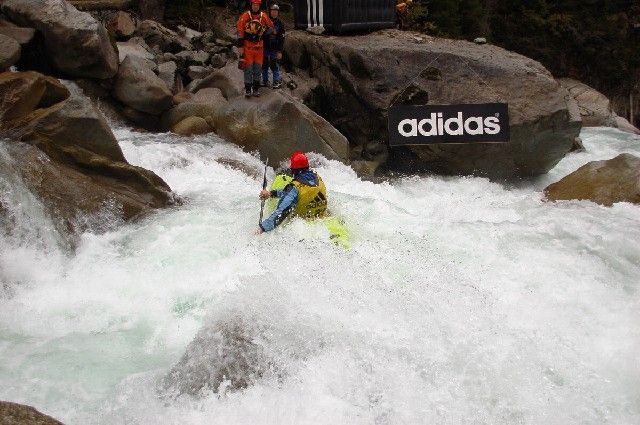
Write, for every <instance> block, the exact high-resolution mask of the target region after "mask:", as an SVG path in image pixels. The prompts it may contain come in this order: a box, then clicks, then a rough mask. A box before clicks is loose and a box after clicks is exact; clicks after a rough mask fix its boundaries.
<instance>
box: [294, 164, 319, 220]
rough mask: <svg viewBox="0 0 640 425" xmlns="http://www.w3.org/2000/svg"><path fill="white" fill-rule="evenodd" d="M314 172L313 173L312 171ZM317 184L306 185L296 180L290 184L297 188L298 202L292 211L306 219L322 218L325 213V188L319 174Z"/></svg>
mask: <svg viewBox="0 0 640 425" xmlns="http://www.w3.org/2000/svg"><path fill="white" fill-rule="evenodd" d="M314 174H315V173H314ZM316 178H317V179H318V185H317V186H308V185H306V184H304V183H301V182H299V181H297V180H294V181H293V182H292V183H291V184H293V185H294V186H295V187H297V188H298V204H297V205H296V209H295V211H294V213H295V214H296V215H297V216H300V217H302V218H306V219H312V218H322V217H324V216H325V215H326V214H327V188H326V187H325V186H324V182H323V181H322V179H321V178H320V176H319V175H317V174H316Z"/></svg>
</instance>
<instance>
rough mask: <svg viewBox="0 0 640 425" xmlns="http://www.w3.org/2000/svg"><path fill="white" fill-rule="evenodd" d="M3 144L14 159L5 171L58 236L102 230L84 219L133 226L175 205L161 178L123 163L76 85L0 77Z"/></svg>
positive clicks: (26, 75)
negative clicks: (34, 200) (106, 216)
mask: <svg viewBox="0 0 640 425" xmlns="http://www.w3.org/2000/svg"><path fill="white" fill-rule="evenodd" d="M0 136H1V137H0V139H4V140H9V142H6V141H5V142H3V143H4V144H6V145H8V146H7V153H8V155H9V156H10V157H11V158H13V160H12V161H13V164H10V166H9V167H4V168H5V169H15V170H17V171H18V173H19V174H20V178H21V181H24V183H25V184H26V185H27V187H28V188H29V190H30V191H31V192H32V193H34V194H36V195H37V196H38V198H39V199H40V200H41V202H42V203H43V205H44V206H45V208H46V209H47V210H48V212H49V213H50V215H51V216H52V217H54V218H55V219H56V220H57V221H58V222H59V223H60V230H62V231H65V232H69V233H70V234H78V233H81V232H83V231H86V230H92V231H97V230H100V229H101V228H102V227H101V226H102V224H104V223H102V224H101V223H100V221H99V220H98V221H97V222H96V221H93V222H92V221H91V220H88V221H87V220H85V219H84V218H86V217H87V216H94V215H96V214H101V213H102V212H104V211H105V210H108V211H109V212H110V216H112V217H114V219H118V220H130V219H133V218H136V217H138V216H140V215H143V214H145V213H148V212H150V211H152V210H153V209H155V208H161V207H165V206H168V205H171V204H173V203H175V202H176V198H175V196H174V195H173V194H172V192H171V189H170V188H169V186H167V184H166V183H165V182H164V181H163V180H162V179H161V178H160V177H158V176H157V175H156V174H154V173H153V172H151V171H148V170H145V169H143V168H140V167H136V166H133V165H131V164H129V163H128V162H127V161H126V159H125V158H124V155H123V154H122V150H121V149H120V146H119V145H118V142H117V140H116V139H115V137H114V135H113V133H112V132H111V130H110V128H109V126H108V124H107V122H106V121H105V119H104V117H103V116H102V114H101V113H100V112H99V111H98V110H97V109H95V107H93V105H92V104H91V102H90V100H89V99H88V98H87V97H86V96H84V94H83V93H82V91H81V90H80V89H79V88H78V87H77V86H76V85H75V84H74V83H66V84H64V85H63V84H62V83H60V82H59V81H58V80H56V79H54V78H51V77H46V76H44V75H42V74H38V73H36V72H15V73H11V72H5V73H2V74H0ZM83 217H84V218H83ZM93 225H97V226H98V227H97V228H95V227H92V226H93Z"/></svg>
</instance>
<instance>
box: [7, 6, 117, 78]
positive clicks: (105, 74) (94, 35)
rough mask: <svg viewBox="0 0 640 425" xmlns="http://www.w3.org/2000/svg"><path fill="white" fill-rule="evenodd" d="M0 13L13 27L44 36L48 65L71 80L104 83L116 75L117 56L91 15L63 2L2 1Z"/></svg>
mask: <svg viewBox="0 0 640 425" xmlns="http://www.w3.org/2000/svg"><path fill="white" fill-rule="evenodd" d="M0 7H1V10H2V12H3V13H4V14H5V15H6V16H8V17H9V19H10V20H11V21H13V22H14V23H16V24H18V25H21V26H25V27H32V28H35V29H37V30H38V31H40V32H41V33H42V34H43V35H44V40H45V46H46V50H47V54H48V56H49V59H50V60H51V63H52V64H53V65H54V66H55V67H56V68H57V69H58V70H59V71H60V72H62V73H64V74H66V75H69V76H74V77H88V78H98V79H105V78H111V77H113V76H114V75H115V74H116V72H117V71H118V55H117V54H116V51H115V49H114V47H113V46H112V45H111V42H110V41H109V35H108V33H107V30H106V29H105V28H104V26H103V25H102V24H100V23H99V22H98V21H96V20H95V19H94V18H93V17H92V16H91V15H90V14H88V13H86V12H80V11H78V10H77V9H76V8H75V7H73V6H72V5H71V4H69V3H68V2H66V1H64V0H5V1H4V2H3V3H2V6H0Z"/></svg>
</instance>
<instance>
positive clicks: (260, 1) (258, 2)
mask: <svg viewBox="0 0 640 425" xmlns="http://www.w3.org/2000/svg"><path fill="white" fill-rule="evenodd" d="M251 4H262V0H251Z"/></svg>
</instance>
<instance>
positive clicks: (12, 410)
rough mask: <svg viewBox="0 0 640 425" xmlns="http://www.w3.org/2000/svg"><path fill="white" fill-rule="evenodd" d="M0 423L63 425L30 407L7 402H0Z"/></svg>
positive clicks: (8, 424) (9, 424)
mask: <svg viewBox="0 0 640 425" xmlns="http://www.w3.org/2000/svg"><path fill="white" fill-rule="evenodd" d="M0 423H1V424H7V425H11V424H16V425H17V424H21V425H63V424H62V422H59V421H57V420H55V419H53V418H52V417H51V416H47V415H45V414H43V413H40V412H38V411H37V410H36V409H34V408H33V407H31V406H25V405H24V404H18V403H10V402H8V401H0Z"/></svg>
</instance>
